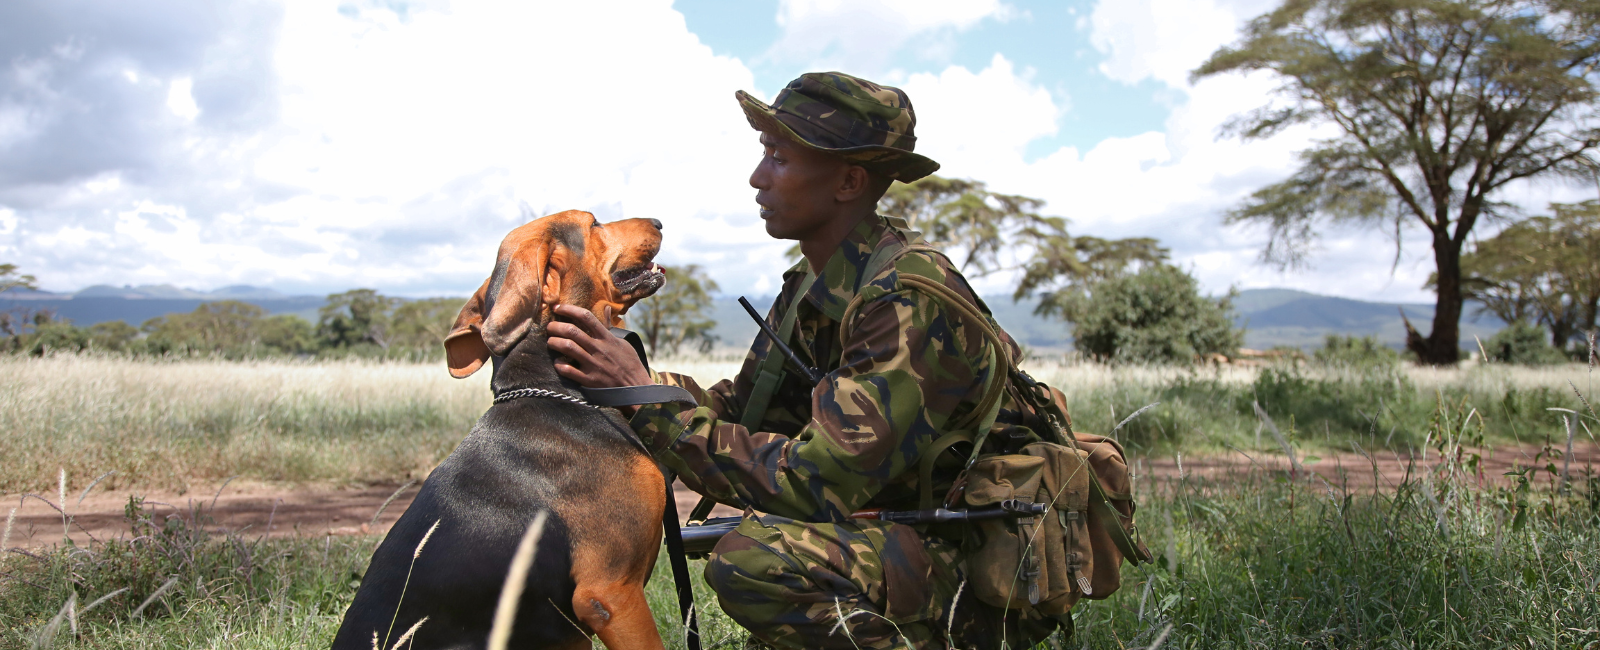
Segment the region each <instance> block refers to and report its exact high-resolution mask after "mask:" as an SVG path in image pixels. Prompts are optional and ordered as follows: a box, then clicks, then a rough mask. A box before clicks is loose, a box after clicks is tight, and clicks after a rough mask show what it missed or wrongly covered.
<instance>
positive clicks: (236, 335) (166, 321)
mask: <svg viewBox="0 0 1600 650" xmlns="http://www.w3.org/2000/svg"><path fill="white" fill-rule="evenodd" d="M266 313H267V312H266V310H264V309H262V308H260V307H258V306H256V305H252V304H250V303H247V302H240V301H237V300H220V301H217V302H207V303H201V304H200V306H198V307H195V308H194V311H192V312H189V313H186V314H167V315H165V316H157V317H155V318H152V319H150V320H147V321H145V322H144V324H143V325H141V326H140V327H141V329H143V330H144V331H145V332H146V333H148V336H147V337H146V345H147V346H148V347H149V350H150V351H151V352H154V353H157V354H164V353H185V354H193V353H202V354H228V355H230V356H232V355H245V354H249V353H250V352H251V348H252V347H253V346H255V345H256V344H257V342H258V334H257V331H256V328H257V325H258V324H259V323H260V321H261V319H262V317H263V316H265V315H266Z"/></svg>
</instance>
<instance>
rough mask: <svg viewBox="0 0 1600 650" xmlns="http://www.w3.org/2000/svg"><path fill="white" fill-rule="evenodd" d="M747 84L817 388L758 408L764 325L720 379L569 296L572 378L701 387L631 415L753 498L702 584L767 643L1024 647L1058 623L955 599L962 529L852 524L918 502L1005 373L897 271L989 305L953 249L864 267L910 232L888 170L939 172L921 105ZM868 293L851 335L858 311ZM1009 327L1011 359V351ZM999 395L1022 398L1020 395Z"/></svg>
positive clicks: (873, 93)
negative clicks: (797, 258) (793, 246)
mask: <svg viewBox="0 0 1600 650" xmlns="http://www.w3.org/2000/svg"><path fill="white" fill-rule="evenodd" d="M736 96H737V98H738V100H739V103H740V104H741V106H742V107H743V108H744V111H745V115H746V117H747V118H748V119H749V121H750V124H751V126H753V127H754V128H756V129H757V130H759V131H761V142H762V144H763V146H764V147H765V155H764V156H763V158H762V160H761V162H760V164H759V165H758V166H757V167H756V171H755V172H754V173H753V174H752V175H751V177H750V184H751V185H752V186H754V187H755V188H756V189H757V190H758V193H757V195H756V201H757V203H760V204H761V205H762V208H763V209H762V218H763V220H765V221H766V222H767V232H768V234H770V235H772V236H774V237H775V238H779V239H796V240H799V241H800V244H801V251H802V253H804V255H805V259H803V260H801V262H800V263H798V264H796V265H795V266H794V267H793V268H791V269H789V270H788V271H787V272H786V273H785V274H784V283H783V290H782V293H781V294H780V295H779V296H778V299H777V300H776V302H775V303H774V304H773V306H772V310H771V312H770V313H769V315H768V317H767V320H768V322H769V323H770V324H771V325H772V327H773V329H774V330H778V331H780V332H781V331H782V329H781V328H782V325H783V320H784V317H785V315H787V314H788V313H789V310H791V309H795V310H796V311H795V313H794V315H793V317H792V321H793V326H792V328H791V329H792V334H791V335H789V336H788V337H787V341H786V342H787V344H788V345H789V346H790V347H791V348H792V349H794V350H795V351H796V352H797V353H798V354H799V355H800V356H801V357H802V358H803V359H804V360H805V361H806V363H807V364H809V365H811V366H812V367H815V368H817V369H819V370H820V371H821V372H822V373H823V374H824V377H823V379H822V381H821V382H820V383H818V384H816V385H811V384H810V383H808V382H807V381H806V380H805V379H803V378H802V374H801V373H799V372H794V371H790V372H786V373H784V374H783V375H782V377H781V380H779V381H778V384H777V386H776V391H775V393H773V394H772V396H771V398H770V401H768V402H767V403H766V404H765V406H764V407H763V406H761V405H760V404H751V403H750V402H751V399H752V393H757V392H762V391H757V390H756V384H757V383H758V380H759V377H760V375H761V373H762V369H763V364H764V363H765V360H766V359H767V357H768V356H769V355H779V354H780V353H779V352H778V351H777V350H776V349H775V348H774V347H773V346H772V345H771V343H770V341H769V340H768V339H767V337H765V336H761V337H758V339H757V341H756V343H755V344H754V345H753V346H752V348H751V350H750V353H749V355H748V357H746V359H745V363H744V366H743V368H742V369H741V371H740V373H739V375H738V376H737V377H735V378H734V379H733V380H731V381H726V380H725V381H722V382H720V383H718V384H717V385H715V386H712V387H711V388H710V389H702V388H701V387H699V386H697V385H696V384H695V382H694V380H692V379H690V378H688V377H685V376H681V375H675V374H671V373H648V374H646V371H645V370H644V368H643V367H642V366H640V365H639V364H638V361H637V359H636V358H634V357H633V353H632V351H631V349H630V348H628V347H627V345H626V344H625V343H620V341H619V340H617V339H615V338H614V337H610V336H609V335H605V334H604V331H605V330H604V328H602V327H600V326H599V323H598V321H596V320H595V319H594V318H593V317H592V316H589V315H588V314H587V312H584V311H583V310H581V309H575V308H567V307H563V308H560V309H559V310H558V313H560V314H561V315H563V316H565V317H566V318H567V319H570V320H572V321H573V322H575V323H577V324H576V325H573V324H568V323H554V324H552V325H551V326H550V330H549V331H550V334H551V336H552V338H551V341H550V346H551V347H552V348H553V349H556V350H558V351H560V352H562V353H563V354H564V355H565V356H567V357H568V358H569V359H570V360H571V363H570V365H566V364H558V365H557V369H558V371H559V372H561V373H562V374H563V375H565V376H567V377H568V378H570V379H572V380H574V381H577V382H578V383H580V384H583V385H585V386H590V387H611V386H626V385H637V384H644V383H660V384H671V385H678V386H682V387H684V388H686V389H688V390H689V392H690V393H692V394H693V395H694V397H695V399H696V401H697V402H698V406H696V407H694V408H688V407H686V406H684V405H680V404H662V405H649V406H644V407H640V408H638V409H637V410H636V411H634V412H633V413H631V422H632V425H633V427H634V429H635V430H636V431H637V432H638V433H639V436H640V438H641V439H642V440H643V441H644V443H645V445H646V446H647V447H649V448H650V449H651V450H652V451H653V452H654V454H655V457H656V459H657V460H658V461H659V462H661V463H662V464H663V465H664V466H666V467H668V468H671V469H672V470H674V471H676V472H677V474H678V476H679V477H680V478H681V479H682V480H683V481H684V483H685V484H686V485H688V487H689V488H691V489H693V490H694V491H696V492H699V493H701V494H704V495H707V496H710V497H711V498H713V499H715V500H717V501H719V502H721V503H725V504H730V505H733V506H735V507H740V508H744V509H745V518H744V521H743V522H742V523H741V524H740V525H739V527H738V529H737V530H736V531H735V533H733V534H730V535H728V536H727V537H725V538H723V540H722V541H721V543H719V544H718V545H717V547H716V549H715V551H714V552H713V554H712V557H711V560H710V562H709V563H708V564H707V566H706V574H705V577H706V581H707V582H708V583H709V584H710V585H711V587H712V588H713V589H714V590H715V591H716V592H717V595H718V598H719V601H720V603H721V605H722V609H723V611H724V612H726V613H727V614H728V615H729V616H730V617H732V618H733V619H734V620H735V621H737V622H738V623H739V624H740V625H743V626H744V627H746V628H748V629H749V630H750V631H751V632H752V633H753V634H754V635H755V636H756V637H757V638H759V639H761V640H763V641H765V642H767V643H770V644H772V645H774V646H778V647H784V648H857V647H858V648H904V647H911V648H943V647H947V646H950V645H954V646H956V647H962V648H966V647H999V646H1000V643H1001V641H1002V639H1004V641H1005V643H1006V644H1007V645H1008V646H1009V647H1012V648H1019V647H1028V646H1029V645H1031V644H1032V642H1033V641H1034V640H1038V639H1040V638H1042V637H1043V636H1044V635H1046V634H1048V633H1049V631H1050V630H1052V629H1054V622H1053V621H1020V620H1018V616H1017V614H1016V613H1015V612H1012V613H1011V614H1010V616H1006V615H1005V614H1004V613H1003V612H1001V611H999V610H996V609H993V608H991V607H989V606H987V605H983V604H982V603H979V602H978V601H977V600H975V599H973V598H970V597H963V598H961V601H960V603H959V604H958V603H956V598H957V596H958V593H959V592H960V588H961V580H962V578H961V571H960V568H959V560H960V557H959V548H958V546H957V540H954V539H948V538H945V537H941V536H940V535H938V534H934V533H932V532H930V531H926V530H918V527H912V526H906V525H902V524H895V523H889V522H882V521H876V520H869V519H852V518H851V517H850V515H851V513H854V512H857V511H860V510H864V509H870V508H883V509H886V510H914V509H917V507H918V502H919V498H918V495H919V486H918V480H919V477H918V471H917V467H918V461H919V460H920V459H921V458H922V456H923V454H924V453H925V452H926V451H927V450H928V449H929V448H930V447H931V446H932V445H933V443H934V441H936V440H938V439H939V437H940V436H941V435H943V434H945V433H948V432H950V428H949V427H951V426H952V425H953V424H954V423H957V422H960V421H962V420H963V419H964V416H966V415H967V414H969V413H971V412H972V411H973V410H974V408H975V407H976V404H977V402H978V401H979V400H980V397H981V394H982V392H983V388H984V386H985V385H987V382H988V379H989V376H990V373H993V372H1005V370H1006V368H1005V367H1004V366H1003V364H993V363H992V362H991V359H992V357H991V356H990V355H989V351H988V349H987V345H986V343H985V339H984V337H983V335H982V333H981V332H980V328H979V327H977V326H974V325H973V324H970V323H964V322H962V319H961V318H960V317H959V316H957V315H955V314H954V313H953V312H951V311H947V310H946V309H945V308H944V307H943V306H942V305H941V304H940V303H939V302H937V301H935V300H934V299H933V298H931V297H929V296H927V295H925V294H923V293H921V292H919V291H916V290H912V289H908V288H906V287H904V286H902V285H901V284H900V283H899V280H898V273H899V272H900V271H901V270H907V271H908V272H912V273H915V274H917V275H921V276H924V277H928V278H932V279H935V280H939V281H941V283H942V284H944V285H945V286H947V287H949V288H951V289H953V290H955V291H956V292H957V293H958V294H960V295H962V296H963V297H965V298H967V299H969V300H970V301H972V303H974V304H977V305H980V306H982V304H983V303H982V302H981V301H980V300H979V299H978V298H977V296H976V295H975V294H974V293H973V292H972V289H971V288H970V287H969V286H968V284H967V282H966V280H965V279H964V278H963V277H962V276H961V274H960V273H958V272H957V271H956V269H955V268H954V267H953V266H952V265H951V264H950V262H949V260H948V259H946V258H945V257H944V256H943V255H938V254H930V253H926V252H914V253H911V254H908V255H906V256H905V257H903V258H901V259H900V260H899V261H898V262H897V263H895V264H893V265H889V266H887V267H886V268H884V269H883V270H882V271H881V272H878V273H876V274H875V275H874V277H862V276H863V273H864V272H865V271H866V266H867V263H868V260H869V258H871V257H872V254H873V252H874V251H876V250H878V249H880V248H884V247H899V246H900V245H903V244H904V243H905V242H906V239H907V235H906V233H905V232H904V231H902V230H900V229H898V228H896V227H894V225H893V224H891V223H890V222H889V221H888V220H886V219H885V218H883V217H881V216H878V215H877V214H876V212H875V208H876V204H877V201H878V199H879V198H880V197H881V196H882V195H883V193H884V191H885V190H886V189H887V188H888V186H889V184H890V183H891V182H893V181H895V180H898V181H902V182H911V181H914V180H916V179H918V178H922V177H923V176H926V175H928V174H930V173H933V172H934V171H935V170H937V169H938V168H939V165H938V163H936V162H934V161H932V160H929V159H928V158H926V157H924V156H920V155H917V154H915V153H913V152H912V149H913V147H914V146H915V143H916V138H915V136H914V132H913V130H914V127H915V125H916V117H915V113H914V112H913V111H912V108H911V102H910V100H909V99H908V98H907V97H906V94H905V93H904V92H903V91H901V90H899V89H897V88H890V87H887V86H880V85H878V84H874V83H872V82H869V81H865V80H862V79H857V78H855V77H851V76H848V75H844V74H840V73H836V72H830V73H810V74H806V75H803V76H801V77H800V78H799V79H796V80H795V81H793V82H791V83H790V84H789V85H788V87H787V88H785V89H784V90H783V91H782V92H780V93H779V94H778V96H777V98H775V100H774V101H773V103H772V105H770V106H769V105H767V104H764V103H762V102H761V101H759V100H757V99H755V98H754V97H751V96H750V95H748V94H746V93H744V92H738V93H736ZM858 297H859V299H860V302H861V304H860V306H859V309H858V311H857V312H856V313H855V314H854V316H853V319H852V321H851V322H852V325H853V327H851V328H849V329H850V333H849V335H848V338H847V339H845V340H842V341H841V340H840V323H841V321H842V320H843V319H844V318H845V316H846V314H845V310H846V307H847V306H848V305H849V304H850V303H851V302H852V301H853V300H856V299H857V298H858ZM982 309H984V311H985V312H987V307H982ZM991 323H992V321H991ZM585 330H587V331H585ZM1000 336H1001V337H1002V340H1003V341H1004V343H1005V345H1006V346H1007V347H1008V348H1011V349H1009V350H1007V352H1008V353H1010V354H1013V355H1014V354H1015V353H1016V349H1015V344H1014V343H1013V342H1012V341H1011V339H1010V338H1009V337H1007V336H1006V335H1005V334H1004V332H1001V333H1000ZM608 339H609V340H608ZM997 365H998V366H999V367H996V366H997ZM775 378H776V377H775ZM757 401H759V397H758V398H757ZM1004 407H1005V408H1003V409H1002V413H1005V412H1007V411H1013V412H1014V411H1015V409H1016V408H1017V407H1016V405H1015V404H1012V403H1011V402H1010V398H1009V397H1007V398H1006V402H1005V403H1004ZM750 409H758V410H760V417H759V418H757V417H754V416H753V415H751V414H748V413H747V411H749V410H750ZM969 420H970V419H969ZM747 425H748V426H747ZM957 456H958V454H949V455H947V456H946V457H945V458H944V459H943V460H944V464H943V465H942V466H941V467H940V469H939V471H937V472H936V474H935V481H934V483H935V490H936V494H938V495H940V496H942V495H943V494H944V493H945V490H947V489H948V488H949V486H950V484H951V482H952V481H953V480H954V478H955V475H956V474H957V473H958V471H959V467H960V464H961V462H962V461H964V460H965V456H966V452H965V451H963V453H961V454H959V456H960V457H957Z"/></svg>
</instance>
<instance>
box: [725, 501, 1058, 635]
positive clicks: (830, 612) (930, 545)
mask: <svg viewBox="0 0 1600 650" xmlns="http://www.w3.org/2000/svg"><path fill="white" fill-rule="evenodd" d="M958 550H959V549H958V548H957V547H956V545H955V544H951V543H949V542H946V541H943V540H941V539H939V538H937V537H932V536H924V535H920V534H918V533H917V531H916V530H915V529H913V528H912V527H910V526H905V525H901V524H893V523H888V522H880V521H872V520H859V519H858V520H851V521H848V522H839V523H811V522H804V521H796V520H793V519H787V518H784V517H777V516H773V515H746V517H745V519H744V521H742V522H740V524H739V527H738V528H737V529H735V530H734V532H733V533H731V534H729V535H728V536H726V537H724V538H723V539H722V541H721V542H720V543H718V544H717V547H716V549H715V550H714V551H713V552H712V556H711V561H710V562H708V563H707V564H706V572H705V577H706V582H707V583H708V584H709V585H710V586H711V588H712V589H713V590H715V591H716V592H717V600H718V601H719V602H720V604H721V605H722V610H723V612H725V613H727V615H728V616H729V617H730V618H732V619H733V620H734V621H735V622H737V623H739V624H740V625H742V626H744V627H745V628H746V629H748V630H750V632H751V633H752V634H753V635H754V636H755V637H757V638H759V639H761V640H762V641H764V642H766V643H769V644H772V645H773V646H776V647H779V648H869V649H877V648H916V649H919V650H920V649H923V648H984V649H988V648H995V649H998V648H1001V647H1002V644H1003V645H1004V646H1005V647H1009V648H1013V649H1015V648H1027V647H1030V646H1032V645H1033V643H1035V642H1036V641H1039V640H1042V639H1044V638H1045V637H1046V636H1048V635H1049V634H1050V632H1051V631H1053V630H1054V629H1055V627H1056V622H1055V621H1054V620H1051V619H1044V620H1024V619H1022V618H1021V617H1020V616H1019V615H1018V614H1017V613H1016V612H1011V613H1010V615H1009V616H1008V615H1006V613H1005V612H1002V611H1001V610H999V609H997V608H994V607H990V606H988V605H985V604H983V603H980V602H978V601H977V600H975V599H973V598H972V597H971V596H970V594H967V593H963V590H962V584H961V580H962V577H961V570H960V557H959V553H958ZM958 596H959V597H960V602H959V603H957V602H956V599H957V597H958Z"/></svg>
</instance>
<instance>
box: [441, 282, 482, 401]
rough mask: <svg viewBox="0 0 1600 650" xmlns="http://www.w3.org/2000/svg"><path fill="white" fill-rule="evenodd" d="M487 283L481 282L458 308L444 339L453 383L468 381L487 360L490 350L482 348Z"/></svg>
mask: <svg viewBox="0 0 1600 650" xmlns="http://www.w3.org/2000/svg"><path fill="white" fill-rule="evenodd" d="M489 282H490V280H484V281H483V286H481V287H478V291H477V292H476V293H474V294H472V297H471V298H468V299H467V304H465V305H462V306H461V313H460V314H457V315H456V324H455V325H453V326H451V327H450V335H449V336H446V337H445V339H444V356H445V360H446V362H447V363H448V364H449V366H450V376H451V377H455V378H456V379H465V378H467V377H470V376H471V375H472V373H475V372H477V371H478V369H479V368H482V367H483V362H485V361H488V360H489V346H487V345H484V343H483V333H482V330H483V298H484V294H485V293H486V292H488V290H489Z"/></svg>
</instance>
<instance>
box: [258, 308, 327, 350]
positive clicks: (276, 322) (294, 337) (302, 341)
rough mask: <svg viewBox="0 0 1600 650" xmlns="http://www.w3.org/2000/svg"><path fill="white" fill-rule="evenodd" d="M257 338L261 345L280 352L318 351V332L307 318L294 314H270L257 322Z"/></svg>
mask: <svg viewBox="0 0 1600 650" xmlns="http://www.w3.org/2000/svg"><path fill="white" fill-rule="evenodd" d="M256 340H257V341H259V342H260V344H261V347H263V348H266V349H267V350H269V351H272V352H277V353H280V354H311V353H312V352H316V351H317V332H316V329H315V328H313V327H312V326H311V323H310V322H308V321H306V319H304V318H301V317H299V316H296V315H294V314H278V315H276V316H268V317H266V318H263V319H261V322H259V323H256Z"/></svg>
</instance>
